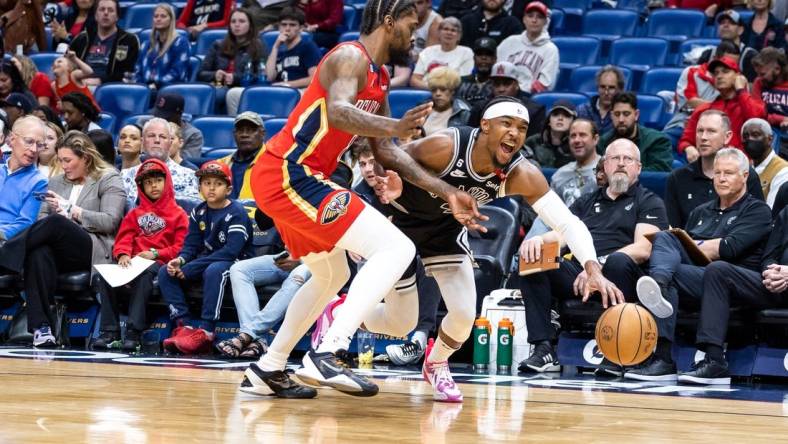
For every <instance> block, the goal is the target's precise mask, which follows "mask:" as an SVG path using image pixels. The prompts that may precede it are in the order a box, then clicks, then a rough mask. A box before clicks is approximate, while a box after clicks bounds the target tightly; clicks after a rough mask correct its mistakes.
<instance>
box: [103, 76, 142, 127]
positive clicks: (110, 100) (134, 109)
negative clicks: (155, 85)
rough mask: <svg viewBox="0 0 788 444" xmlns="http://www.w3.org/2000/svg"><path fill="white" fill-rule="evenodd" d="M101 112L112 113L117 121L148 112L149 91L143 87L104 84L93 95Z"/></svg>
mask: <svg viewBox="0 0 788 444" xmlns="http://www.w3.org/2000/svg"><path fill="white" fill-rule="evenodd" d="M93 95H94V97H95V98H96V102H98V104H99V106H100V107H101V110H102V111H104V112H108V113H112V114H114V115H115V118H116V119H118V120H119V121H121V122H122V121H123V119H125V118H126V117H128V116H131V115H134V114H144V113H145V112H146V111H147V110H148V102H149V100H150V90H149V89H148V87H147V86H144V85H136V84H134V85H128V84H125V83H105V84H103V85H101V86H99V87H98V88H97V89H96V91H95V92H94V93H93Z"/></svg>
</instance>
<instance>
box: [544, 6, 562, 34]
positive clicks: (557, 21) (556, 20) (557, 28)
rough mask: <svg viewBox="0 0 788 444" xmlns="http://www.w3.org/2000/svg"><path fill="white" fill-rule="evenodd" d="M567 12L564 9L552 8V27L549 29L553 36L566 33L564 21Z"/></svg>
mask: <svg viewBox="0 0 788 444" xmlns="http://www.w3.org/2000/svg"><path fill="white" fill-rule="evenodd" d="M565 19H566V13H565V12H564V10H563V9H556V8H553V9H551V10H550V27H549V28H548V29H547V31H548V32H549V33H550V35H551V36H556V35H561V34H563V33H564V21H565Z"/></svg>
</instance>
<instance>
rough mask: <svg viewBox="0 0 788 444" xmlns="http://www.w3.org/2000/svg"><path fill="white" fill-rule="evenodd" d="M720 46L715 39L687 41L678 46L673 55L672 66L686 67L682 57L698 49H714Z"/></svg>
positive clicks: (718, 40) (718, 41)
mask: <svg viewBox="0 0 788 444" xmlns="http://www.w3.org/2000/svg"><path fill="white" fill-rule="evenodd" d="M719 44H720V39H717V38H702V39H689V40H685V41H684V42H682V43H681V45H679V49H678V51H677V52H676V54H675V60H674V64H676V65H678V66H682V65H686V64H687V63H684V55H685V54H687V53H689V52H690V51H692V50H693V49H695V48H698V47H706V46H708V47H714V48H716V47H717V45H719Z"/></svg>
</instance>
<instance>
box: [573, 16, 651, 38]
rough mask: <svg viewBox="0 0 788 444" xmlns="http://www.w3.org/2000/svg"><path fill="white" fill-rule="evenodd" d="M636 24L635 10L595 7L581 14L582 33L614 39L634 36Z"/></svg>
mask: <svg viewBox="0 0 788 444" xmlns="http://www.w3.org/2000/svg"><path fill="white" fill-rule="evenodd" d="M637 24H638V14H637V12H635V11H627V10H616V9H595V10H592V11H588V12H587V13H586V15H585V16H583V35H588V36H593V37H598V38H600V39H602V40H615V39H617V38H619V37H626V36H634V35H635V30H636V29H637Z"/></svg>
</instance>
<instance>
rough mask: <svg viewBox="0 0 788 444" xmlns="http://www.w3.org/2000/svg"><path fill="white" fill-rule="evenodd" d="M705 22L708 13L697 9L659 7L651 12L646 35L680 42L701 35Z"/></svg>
mask: <svg viewBox="0 0 788 444" xmlns="http://www.w3.org/2000/svg"><path fill="white" fill-rule="evenodd" d="M705 24H706V14H704V13H703V12H701V11H698V10H695V9H670V8H666V9H657V10H655V11H653V12H652V13H651V14H649V17H648V22H646V36H649V37H660V38H663V39H666V40H669V41H671V42H676V43H679V42H683V41H684V40H686V39H687V38H688V37H694V36H699V35H701V33H702V32H703V27H704V26H705Z"/></svg>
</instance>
